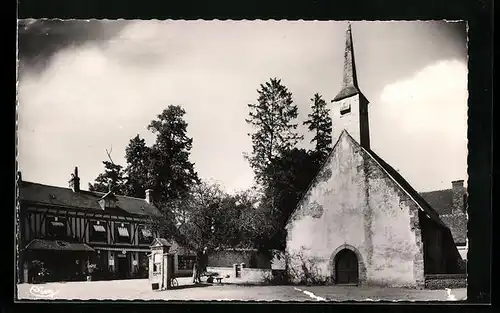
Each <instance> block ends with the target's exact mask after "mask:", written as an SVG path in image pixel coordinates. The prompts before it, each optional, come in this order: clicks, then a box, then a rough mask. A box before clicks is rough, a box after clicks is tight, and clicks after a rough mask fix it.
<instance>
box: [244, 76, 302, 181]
mask: <svg viewBox="0 0 500 313" xmlns="http://www.w3.org/2000/svg"><path fill="white" fill-rule="evenodd" d="M257 92H258V95H259V96H258V98H257V104H249V105H248V108H249V117H248V118H247V119H246V122H247V123H248V124H250V125H252V126H253V127H254V128H255V132H254V133H253V134H249V135H250V136H251V138H252V153H251V154H250V155H246V158H247V160H248V161H249V162H250V166H251V167H252V169H253V170H254V173H255V177H256V179H257V181H258V182H260V183H265V181H266V176H265V169H266V167H267V166H268V165H269V164H270V163H271V161H272V160H273V158H275V157H277V156H279V155H280V154H281V153H283V152H284V151H286V150H289V149H291V148H293V147H294V146H295V145H296V143H297V142H298V141H299V140H301V138H302V137H301V136H300V135H299V134H298V133H297V131H296V129H297V126H298V124H297V123H295V122H294V120H295V119H296V118H297V116H298V109H297V106H296V105H295V104H293V99H292V93H291V92H289V91H288V89H287V88H286V87H285V86H284V85H283V84H282V83H281V80H279V79H277V78H272V79H270V80H269V81H268V82H266V83H265V84H261V85H260V89H259V90H257Z"/></svg>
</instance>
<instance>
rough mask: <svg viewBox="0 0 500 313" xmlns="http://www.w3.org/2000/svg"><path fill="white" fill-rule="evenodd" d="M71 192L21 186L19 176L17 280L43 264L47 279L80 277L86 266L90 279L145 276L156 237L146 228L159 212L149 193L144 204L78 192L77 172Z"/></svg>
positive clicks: (25, 278) (28, 276)
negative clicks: (91, 272) (35, 264)
mask: <svg viewBox="0 0 500 313" xmlns="http://www.w3.org/2000/svg"><path fill="white" fill-rule="evenodd" d="M72 176H73V177H72V179H71V181H70V186H71V188H63V187H56V186H48V185H43V184H38V183H33V182H28V181H22V179H21V173H18V200H19V202H18V207H19V211H18V212H19V215H18V218H19V220H18V227H19V228H18V234H19V235H18V245H17V246H18V251H19V254H18V255H19V263H18V265H19V270H20V273H21V275H20V280H21V281H24V282H27V281H30V280H31V277H32V276H33V275H35V274H36V273H33V272H32V271H31V268H32V267H31V264H33V262H34V261H35V260H36V261H40V262H43V264H44V267H45V268H46V269H47V270H48V273H49V276H48V277H49V279H50V280H58V281H61V280H74V279H80V278H82V277H84V275H85V272H86V269H87V268H88V266H87V264H89V263H90V264H95V266H96V268H95V271H94V273H95V274H94V275H97V276H99V275H102V276H108V277H112V278H132V277H141V276H142V277H146V276H147V273H148V256H147V254H148V253H149V251H150V249H149V245H150V244H151V242H152V241H153V239H154V238H155V237H158V234H157V233H156V232H155V231H152V229H151V228H150V227H149V226H148V225H149V223H148V221H150V219H151V218H153V219H154V218H155V217H158V216H159V215H160V214H161V213H160V212H159V210H158V209H157V208H156V207H155V206H154V205H153V202H152V191H151V190H147V191H146V197H145V199H139V198H132V197H126V196H122V195H115V194H113V193H112V192H108V193H105V194H104V193H100V192H90V191H86V190H81V189H80V183H79V180H80V179H79V177H78V169H77V168H75V173H74V174H73V175H72Z"/></svg>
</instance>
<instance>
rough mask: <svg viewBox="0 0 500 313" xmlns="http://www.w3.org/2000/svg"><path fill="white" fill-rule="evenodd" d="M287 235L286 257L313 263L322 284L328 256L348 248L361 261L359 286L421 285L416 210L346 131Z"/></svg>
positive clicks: (329, 271) (328, 266)
mask: <svg viewBox="0 0 500 313" xmlns="http://www.w3.org/2000/svg"><path fill="white" fill-rule="evenodd" d="M320 213H321V214H320ZM287 230H288V238H287V250H288V252H289V253H290V254H291V255H301V257H302V259H308V258H312V259H314V260H315V262H316V263H317V266H318V268H319V270H317V272H319V273H322V274H321V275H323V278H324V279H327V278H328V277H330V278H331V277H333V276H332V275H334V273H332V268H333V267H332V258H335V256H332V252H333V251H335V250H336V249H338V248H339V247H340V246H342V245H346V244H347V245H350V246H352V247H354V248H355V249H357V250H356V251H358V252H357V253H359V255H360V256H362V263H360V264H363V269H362V272H363V273H366V275H362V276H361V277H364V278H363V279H364V280H365V281H363V282H361V283H370V284H383V285H384V284H386V285H400V286H409V285H416V284H422V283H423V275H424V268H423V267H424V264H423V250H422V249H423V245H422V242H421V232H420V224H419V219H418V205H417V204H416V203H415V202H414V201H413V200H412V199H411V198H410V197H409V196H408V194H406V193H405V192H404V190H402V189H401V188H399V186H398V185H397V184H396V183H395V182H394V181H393V180H392V179H391V177H390V176H389V175H388V174H387V173H386V172H385V171H384V170H383V168H381V166H380V165H379V164H378V163H377V162H376V161H375V160H374V159H373V158H371V156H370V155H369V154H368V153H367V152H366V151H365V150H364V149H363V148H362V147H361V146H360V145H359V144H358V143H357V142H356V141H355V140H354V139H353V138H352V137H351V136H350V135H349V134H348V133H347V132H345V131H344V132H343V133H342V134H341V136H340V138H339V140H338V142H337V143H336V145H335V146H334V148H333V150H332V152H331V154H330V156H329V158H328V160H327V161H326V162H325V164H324V166H323V168H322V169H321V170H320V172H319V173H318V175H317V176H316V177H315V179H314V180H313V182H312V183H311V186H310V188H309V189H308V190H307V192H306V194H305V195H304V197H303V198H302V200H301V201H300V203H299V205H298V206H297V208H296V211H295V212H294V213H293V214H292V216H291V218H290V220H289V222H288V224H287ZM297 262H298V263H297ZM360 262H361V261H360ZM299 263H300V261H295V263H294V262H293V261H292V264H291V267H292V268H302V267H303V266H302V265H299ZM294 264H295V265H294ZM299 272H300V270H299Z"/></svg>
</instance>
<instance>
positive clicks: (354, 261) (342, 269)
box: [335, 249, 359, 285]
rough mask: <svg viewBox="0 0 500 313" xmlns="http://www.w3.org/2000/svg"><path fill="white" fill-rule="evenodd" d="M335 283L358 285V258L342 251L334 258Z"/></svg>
mask: <svg viewBox="0 0 500 313" xmlns="http://www.w3.org/2000/svg"><path fill="white" fill-rule="evenodd" d="M335 277H336V283H337V284H342V285H347V284H349V285H351V284H352V285H357V284H358V283H359V270H358V258H357V256H356V254H355V253H354V252H353V251H351V250H349V249H343V250H341V251H339V253H337V255H336V256H335Z"/></svg>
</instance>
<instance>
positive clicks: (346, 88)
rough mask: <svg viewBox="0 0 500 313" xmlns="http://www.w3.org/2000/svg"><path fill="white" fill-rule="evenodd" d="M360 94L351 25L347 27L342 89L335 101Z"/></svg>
mask: <svg viewBox="0 0 500 313" xmlns="http://www.w3.org/2000/svg"><path fill="white" fill-rule="evenodd" d="M357 93H359V90H358V78H357V76H356V64H355V62H354V47H353V45H352V32H351V23H349V24H348V26H347V31H346V40H345V51H344V77H343V80H342V89H341V90H340V92H339V93H338V94H337V96H335V98H334V99H333V101H338V100H342V99H344V98H347V97H350V96H353V95H355V94H357Z"/></svg>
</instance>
